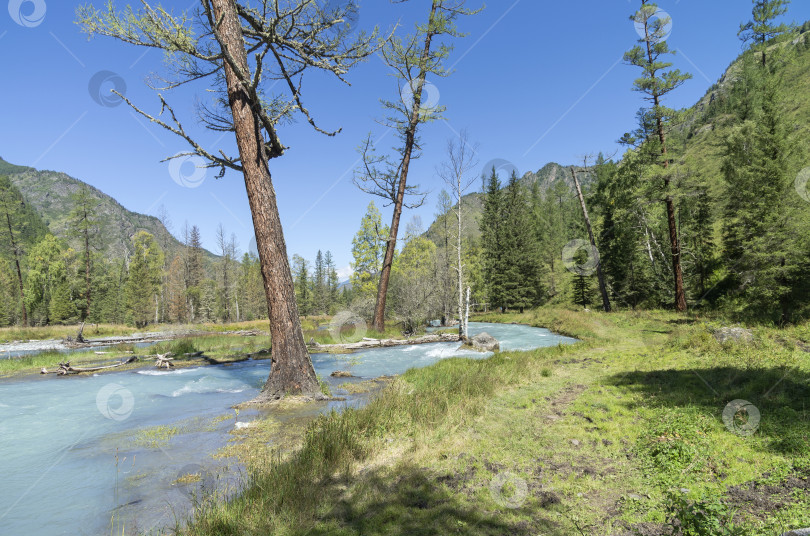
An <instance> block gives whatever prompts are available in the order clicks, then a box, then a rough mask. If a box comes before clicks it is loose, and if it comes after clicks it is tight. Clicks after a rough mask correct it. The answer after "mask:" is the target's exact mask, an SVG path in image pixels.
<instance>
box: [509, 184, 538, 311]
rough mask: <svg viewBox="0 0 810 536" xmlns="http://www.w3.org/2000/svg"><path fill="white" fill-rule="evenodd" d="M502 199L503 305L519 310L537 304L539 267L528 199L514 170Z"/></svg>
mask: <svg viewBox="0 0 810 536" xmlns="http://www.w3.org/2000/svg"><path fill="white" fill-rule="evenodd" d="M505 190H506V191H505V193H504V197H503V213H504V216H503V221H502V233H501V236H502V238H501V242H502V245H503V256H502V259H501V265H500V266H501V268H500V270H501V272H502V277H503V284H504V294H505V295H504V305H506V306H507V307H513V308H517V309H519V310H520V311H521V312H523V310H524V309H525V308H527V307H531V306H533V305H536V304H537V301H538V299H537V298H538V287H539V277H538V276H539V266H538V262H537V257H538V255H537V242H536V235H535V234H534V233H533V232H532V226H531V219H530V215H529V207H528V200H527V197H526V194H525V192H524V188H523V186H522V184H521V183H520V182H519V180H518V176H517V173H516V172H515V171H512V175H511V176H510V177H509V183H508V184H507V185H506V189H505Z"/></svg>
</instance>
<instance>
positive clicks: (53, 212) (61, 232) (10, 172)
mask: <svg viewBox="0 0 810 536" xmlns="http://www.w3.org/2000/svg"><path fill="white" fill-rule="evenodd" d="M0 175H5V176H8V178H9V179H10V181H11V183H12V184H13V185H14V186H15V187H16V188H17V189H18V190H19V191H20V192H21V193H22V195H23V197H24V198H25V200H26V202H27V203H28V204H29V205H30V206H31V207H33V208H34V209H35V210H36V212H37V213H38V214H39V216H40V217H41V218H42V220H43V221H44V222H45V224H46V225H47V226H48V230H49V232H51V233H52V234H53V235H54V236H57V237H59V238H62V239H64V240H66V241H67V242H68V243H69V244H71V245H72V246H73V247H76V244H73V239H71V237H70V236H69V233H68V218H69V215H70V211H71V208H72V201H71V197H70V196H71V194H73V193H75V192H78V191H79V189H81V188H82V187H84V186H86V187H87V188H88V189H89V190H90V192H91V194H92V196H93V197H94V198H95V199H96V200H97V202H98V209H97V217H98V225H99V233H98V235H97V237H96V241H97V251H98V252H99V253H101V254H103V255H105V256H106V257H108V258H116V259H120V258H123V257H125V256H127V255H128V254H129V253H131V252H132V237H133V236H134V235H135V233H137V232H138V231H146V232H148V233H151V234H152V235H154V236H155V239H156V240H157V241H158V243H159V244H161V246H162V247H164V249H166V250H167V251H165V253H166V254H167V255H169V256H173V255H174V254H175V253H177V252H179V251H180V248H182V247H183V246H182V244H181V243H180V241H178V240H177V239H176V238H175V237H174V236H173V235H172V234H171V233H170V232H169V231H168V230H167V229H166V227H165V226H164V225H163V224H162V223H161V222H160V220H158V219H157V218H156V217H154V216H149V215H146V214H139V213H137V212H133V211H131V210H128V209H126V208H124V207H123V206H122V205H121V204H120V203H119V202H118V201H116V200H115V199H113V198H112V197H111V196H109V195H107V194H105V193H104V192H102V191H101V190H99V189H98V188H95V187H93V186H91V185H89V184H87V183H85V182H82V181H81V180H79V179H76V178H74V177H71V176H69V175H67V174H66V173H61V172H57V171H39V170H36V169H34V168H32V167H26V166H18V165H15V164H11V163H9V162H7V161H5V160H3V159H2V158H0ZM208 255H210V256H212V257H213V256H214V255H213V254H212V253H210V252H208Z"/></svg>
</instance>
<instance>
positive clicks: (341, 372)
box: [331, 370, 354, 378]
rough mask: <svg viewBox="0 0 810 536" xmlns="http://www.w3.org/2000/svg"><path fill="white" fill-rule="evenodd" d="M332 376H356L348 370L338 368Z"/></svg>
mask: <svg viewBox="0 0 810 536" xmlns="http://www.w3.org/2000/svg"><path fill="white" fill-rule="evenodd" d="M331 376H332V377H333V378H353V377H354V376H353V375H352V373H351V372H349V371H348V370H336V371H335V372H333V373H332V374H331Z"/></svg>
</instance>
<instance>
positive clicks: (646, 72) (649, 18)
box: [624, 0, 692, 312]
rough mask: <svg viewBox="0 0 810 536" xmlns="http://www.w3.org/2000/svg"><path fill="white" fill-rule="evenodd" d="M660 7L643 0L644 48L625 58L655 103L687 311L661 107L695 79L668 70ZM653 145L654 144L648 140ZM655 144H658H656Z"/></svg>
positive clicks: (679, 294) (638, 16)
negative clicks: (673, 94) (665, 99)
mask: <svg viewBox="0 0 810 536" xmlns="http://www.w3.org/2000/svg"><path fill="white" fill-rule="evenodd" d="M657 11H658V6H657V5H656V4H653V3H648V2H647V0H641V9H639V10H638V11H637V12H636V13H635V14H634V15H633V16H632V17H631V20H633V21H634V22H635V23H636V24H637V25H638V26H640V27H642V28H643V29H644V37H642V38H641V39H640V40H639V43H641V45H642V46H639V45H636V46H635V47H633V48H632V49H630V50H629V51H628V52H626V53H625V55H624V60H625V62H627V63H628V64H630V65H634V66H636V67H639V68H641V70H642V73H643V74H642V76H641V78H639V79H637V80H636V81H635V83H634V84H633V85H634V89H635V90H636V91H639V92H641V93H644V94H645V95H646V97H645V99H647V100H648V101H649V102H651V103H652V109H651V110H650V112H651V115H652V118H653V119H654V121H655V134H656V137H657V148H658V150H659V151H660V154H661V161H660V165H661V167H662V168H663V173H662V176H661V178H662V179H663V186H664V196H665V198H664V203H665V206H666V213H667V214H666V217H667V225H668V227H669V241H670V252H671V260H672V274H673V278H674V282H675V292H674V295H675V299H674V303H675V310H676V311H679V312H683V311H686V292H685V290H684V286H683V272H682V269H681V246H680V239H679V235H678V227H677V220H676V215H675V202H674V199H673V196H672V193H671V192H670V186H671V181H672V177H671V175H670V173H669V171H668V168H669V156H668V154H667V139H666V123H667V121H668V117H670V116H671V115H672V111H671V110H669V109H667V108H665V107H664V106H663V105H662V104H661V100H662V98H663V97H665V96H666V95H667V94H669V93H671V92H672V91H674V90H675V89H677V88H678V87H680V86H681V85H683V83H684V82H686V81H687V80H689V79H690V78H691V77H692V75H690V74H688V73H681V71H680V70H678V69H674V70H667V69H669V68H670V67H671V66H672V63H668V62H666V61H663V60H662V59H661V58H662V56H664V55H666V54H674V52H672V51H671V50H670V49H669V45H668V44H667V41H666V38H667V30H666V27H667V25H668V24H670V22H671V21H670V20H669V19H668V17H658V15H657ZM646 141H647V143H648V144H650V142H651V140H646ZM653 143H654V142H653Z"/></svg>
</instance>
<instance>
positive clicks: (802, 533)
mask: <svg viewBox="0 0 810 536" xmlns="http://www.w3.org/2000/svg"><path fill="white" fill-rule="evenodd" d="M782 536H810V528H807V529H796V530H789V531H787V532H785V533H784V534H782Z"/></svg>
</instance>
